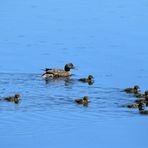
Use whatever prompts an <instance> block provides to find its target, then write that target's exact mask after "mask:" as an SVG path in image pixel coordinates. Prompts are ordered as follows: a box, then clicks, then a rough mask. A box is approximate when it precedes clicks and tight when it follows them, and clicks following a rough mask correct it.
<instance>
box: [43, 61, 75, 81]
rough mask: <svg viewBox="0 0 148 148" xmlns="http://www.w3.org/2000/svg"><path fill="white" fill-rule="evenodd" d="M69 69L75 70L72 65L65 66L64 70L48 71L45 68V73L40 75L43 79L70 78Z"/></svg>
mask: <svg viewBox="0 0 148 148" xmlns="http://www.w3.org/2000/svg"><path fill="white" fill-rule="evenodd" d="M70 69H76V68H75V67H74V65H73V64H72V63H68V64H66V65H65V67H64V69H49V68H45V69H44V71H45V73H44V74H43V75H42V77H43V78H58V77H69V76H71V72H70Z"/></svg>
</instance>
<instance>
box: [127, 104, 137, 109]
mask: <svg viewBox="0 0 148 148" xmlns="http://www.w3.org/2000/svg"><path fill="white" fill-rule="evenodd" d="M127 107H128V108H138V104H128V105H127Z"/></svg>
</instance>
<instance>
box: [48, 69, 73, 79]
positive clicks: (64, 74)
mask: <svg viewBox="0 0 148 148" xmlns="http://www.w3.org/2000/svg"><path fill="white" fill-rule="evenodd" d="M47 73H48V74H53V76H55V77H67V76H70V75H71V72H70V71H65V70H64V69H49V70H48V71H47Z"/></svg>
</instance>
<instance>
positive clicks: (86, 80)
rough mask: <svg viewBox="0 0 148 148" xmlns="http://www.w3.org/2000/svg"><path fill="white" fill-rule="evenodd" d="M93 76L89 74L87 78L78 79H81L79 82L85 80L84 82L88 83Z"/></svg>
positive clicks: (91, 81)
mask: <svg viewBox="0 0 148 148" xmlns="http://www.w3.org/2000/svg"><path fill="white" fill-rule="evenodd" d="M93 78H94V76H92V75H89V76H88V78H81V79H79V81H81V82H86V83H88V84H90V85H91V84H93V82H94V81H93Z"/></svg>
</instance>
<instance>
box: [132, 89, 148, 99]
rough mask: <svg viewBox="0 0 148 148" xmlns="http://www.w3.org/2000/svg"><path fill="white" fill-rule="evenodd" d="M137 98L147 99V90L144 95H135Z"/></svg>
mask: <svg viewBox="0 0 148 148" xmlns="http://www.w3.org/2000/svg"><path fill="white" fill-rule="evenodd" d="M135 97H136V98H146V97H148V90H146V91H145V92H144V94H141V93H138V94H135Z"/></svg>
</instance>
